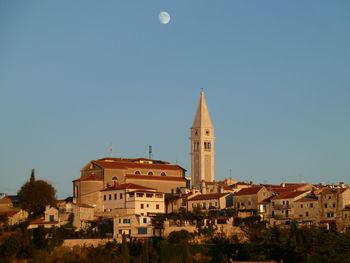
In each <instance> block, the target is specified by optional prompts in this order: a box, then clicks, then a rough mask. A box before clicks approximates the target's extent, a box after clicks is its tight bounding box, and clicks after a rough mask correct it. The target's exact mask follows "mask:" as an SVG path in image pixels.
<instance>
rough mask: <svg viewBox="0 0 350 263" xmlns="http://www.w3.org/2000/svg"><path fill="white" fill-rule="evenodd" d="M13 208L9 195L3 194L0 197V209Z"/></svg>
mask: <svg viewBox="0 0 350 263" xmlns="http://www.w3.org/2000/svg"><path fill="white" fill-rule="evenodd" d="M11 208H13V203H12V200H11V198H10V197H9V196H7V195H3V196H2V198H1V199H0V211H5V210H9V209H11Z"/></svg>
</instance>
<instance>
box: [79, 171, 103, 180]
mask: <svg viewBox="0 0 350 263" xmlns="http://www.w3.org/2000/svg"><path fill="white" fill-rule="evenodd" d="M75 181H103V178H102V176H99V175H97V174H94V173H91V174H86V175H83V176H81V177H80V178H78V179H76V180H73V182H75Z"/></svg>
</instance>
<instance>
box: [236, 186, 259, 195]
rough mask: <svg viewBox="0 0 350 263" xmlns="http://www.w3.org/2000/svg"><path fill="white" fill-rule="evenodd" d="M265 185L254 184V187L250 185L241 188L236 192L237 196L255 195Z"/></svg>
mask: <svg viewBox="0 0 350 263" xmlns="http://www.w3.org/2000/svg"><path fill="white" fill-rule="evenodd" d="M262 188H263V186H254V187H248V188H243V189H241V190H239V191H238V192H237V193H235V194H234V195H235V196H241V195H255V194H257V193H258V192H259V191H260V190H261V189H262Z"/></svg>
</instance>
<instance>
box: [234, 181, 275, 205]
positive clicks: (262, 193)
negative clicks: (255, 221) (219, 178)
mask: <svg viewBox="0 0 350 263" xmlns="http://www.w3.org/2000/svg"><path fill="white" fill-rule="evenodd" d="M270 196H271V192H270V191H269V190H267V189H266V187H264V186H251V187H248V188H242V189H241V190H240V191H238V192H237V193H235V194H234V199H233V203H234V207H235V208H236V209H238V210H256V211H258V209H259V203H261V202H262V201H263V200H265V199H267V198H269V197H270Z"/></svg>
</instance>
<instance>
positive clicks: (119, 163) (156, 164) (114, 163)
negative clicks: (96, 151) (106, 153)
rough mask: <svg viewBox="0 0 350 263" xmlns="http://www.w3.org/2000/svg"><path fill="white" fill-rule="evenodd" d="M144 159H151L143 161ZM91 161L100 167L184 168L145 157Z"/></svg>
mask: <svg viewBox="0 0 350 263" xmlns="http://www.w3.org/2000/svg"><path fill="white" fill-rule="evenodd" d="M142 161H150V162H152V163H148V162H142ZM91 163H93V164H95V165H97V166H98V167H101V168H104V169H128V168H138V169H150V170H182V171H186V169H184V168H182V167H181V166H180V165H177V164H170V163H168V162H163V161H159V160H150V159H145V158H137V159H125V158H103V159H99V160H92V161H91Z"/></svg>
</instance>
